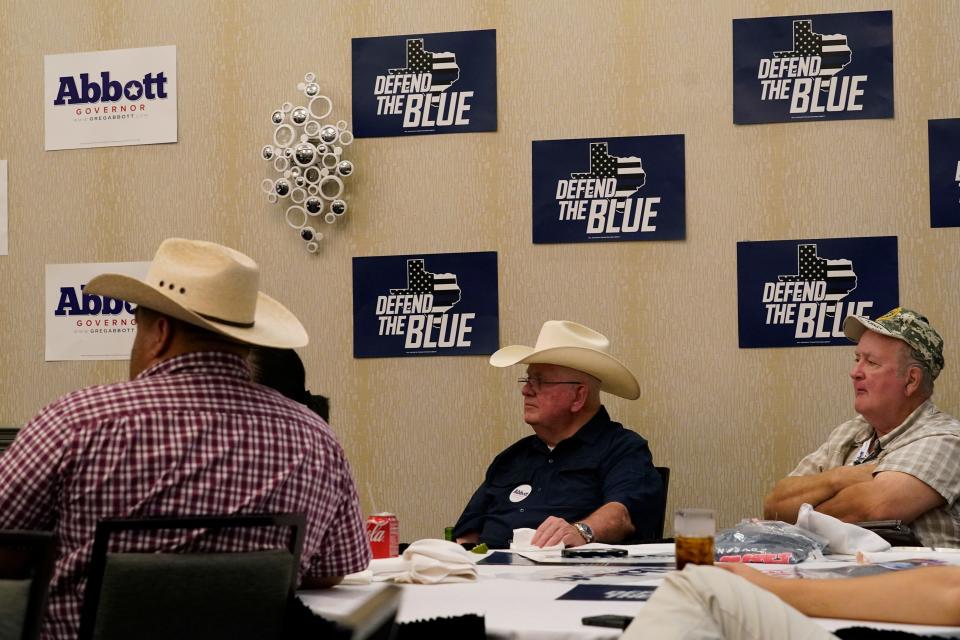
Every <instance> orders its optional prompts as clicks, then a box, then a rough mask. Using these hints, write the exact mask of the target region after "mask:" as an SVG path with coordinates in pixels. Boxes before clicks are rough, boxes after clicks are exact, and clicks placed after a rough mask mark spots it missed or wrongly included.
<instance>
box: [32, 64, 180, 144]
mask: <svg viewBox="0 0 960 640" xmlns="http://www.w3.org/2000/svg"><path fill="white" fill-rule="evenodd" d="M43 76H44V124H45V126H44V133H45V147H44V148H45V149H46V150H47V151H52V150H56V149H82V148H87V147H120V146H127V145H137V144H157V143H161V142H176V141H177V48H176V47H175V46H165V47H149V48H144V49H118V50H115V51H93V52H89V53H63V54H57V55H48V56H44V58H43Z"/></svg>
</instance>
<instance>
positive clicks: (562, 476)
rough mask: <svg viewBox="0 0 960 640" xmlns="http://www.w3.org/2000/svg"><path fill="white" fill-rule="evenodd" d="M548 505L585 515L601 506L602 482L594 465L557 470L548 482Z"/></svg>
mask: <svg viewBox="0 0 960 640" xmlns="http://www.w3.org/2000/svg"><path fill="white" fill-rule="evenodd" d="M544 490H545V491H548V494H547V500H548V503H549V504H550V505H551V506H553V507H557V508H560V507H562V508H567V509H572V510H574V511H578V512H580V511H585V512H587V513H589V512H592V511H594V510H596V509H597V507H599V506H600V505H601V504H603V480H602V478H601V477H600V474H599V470H598V469H597V467H596V465H593V464H586V463H576V464H570V465H567V466H563V467H561V468H559V469H557V472H556V474H555V475H554V477H553V478H552V479H551V481H550V486H549V488H548V489H544Z"/></svg>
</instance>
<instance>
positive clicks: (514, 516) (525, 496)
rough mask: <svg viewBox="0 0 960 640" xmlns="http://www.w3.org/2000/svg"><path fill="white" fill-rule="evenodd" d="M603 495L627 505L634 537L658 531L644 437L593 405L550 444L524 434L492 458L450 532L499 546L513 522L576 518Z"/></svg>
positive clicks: (658, 499)
mask: <svg viewBox="0 0 960 640" xmlns="http://www.w3.org/2000/svg"><path fill="white" fill-rule="evenodd" d="M608 502H619V503H621V504H623V505H624V506H625V507H626V508H627V511H629V512H630V519H631V520H632V522H633V526H634V527H635V528H636V532H635V533H634V535H633V537H634V538H636V539H652V538H656V537H659V535H660V532H659V531H655V530H654V529H656V526H657V524H658V523H659V518H660V511H661V510H662V509H663V483H662V482H661V480H660V475H659V474H658V473H657V470H656V469H654V467H653V460H652V457H651V455H650V449H649V447H648V446H647V441H646V440H644V439H643V438H642V437H640V436H639V435H638V434H637V433H635V432H633V431H630V430H629V429H624V428H623V425H621V424H620V423H618V422H613V421H612V420H610V416H609V414H607V410H606V409H605V408H604V407H600V410H599V411H598V412H597V414H596V415H595V416H593V418H591V419H590V421H589V422H587V423H586V424H585V425H583V427H581V428H580V430H579V431H577V432H576V433H575V434H574V435H572V436H571V437H569V438H567V439H566V440H562V441H560V442H559V443H557V446H556V447H554V449H553V451H551V450H550V449H549V448H548V447H547V445H545V444H544V442H543V440H541V439H540V438H538V437H537V436H536V435H531V436H528V437H526V438H524V439H522V440H520V441H518V442H516V443H515V444H513V445H512V446H510V447H508V448H507V449H506V450H504V451H503V452H502V453H500V455H498V456H497V457H496V458H494V459H493V462H492V463H491V464H490V467H489V468H488V469H487V475H486V478H485V480H484V482H483V484H482V485H481V486H480V488H479V489H477V491H476V492H475V493H474V494H473V497H472V498H471V499H470V502H469V503H468V504H467V508H466V509H464V511H463V514H462V515H461V516H460V519H459V520H458V521H457V524H456V526H455V527H454V535H455V536H458V537H459V536H462V535H464V534H466V533H468V532H470V531H478V532H479V533H480V541H481V542H485V543H487V545H488V546H490V547H492V548H503V547H507V546H508V545H509V542H510V540H511V539H512V538H513V530H514V529H519V528H523V527H529V528H531V529H536V528H537V527H538V526H540V523H542V522H543V521H544V520H546V519H547V517H548V516H557V517H559V518H563V519H564V520H566V521H568V522H576V521H577V520H581V519H583V518H585V517H587V516H589V515H590V514H591V513H593V512H594V511H596V510H597V509H599V508H600V507H602V506H603V505H605V504H607V503H608Z"/></svg>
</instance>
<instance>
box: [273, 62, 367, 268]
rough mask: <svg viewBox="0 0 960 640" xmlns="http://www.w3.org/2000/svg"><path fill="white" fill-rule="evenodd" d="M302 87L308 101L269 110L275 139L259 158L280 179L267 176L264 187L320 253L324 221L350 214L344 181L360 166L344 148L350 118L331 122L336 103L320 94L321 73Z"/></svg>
mask: <svg viewBox="0 0 960 640" xmlns="http://www.w3.org/2000/svg"><path fill="white" fill-rule="evenodd" d="M297 90H298V91H300V92H301V93H302V94H303V96H304V100H303V104H300V105H294V104H293V103H291V102H284V103H283V104H282V105H280V107H279V108H278V109H276V110H274V112H273V113H272V114H270V122H271V124H272V125H273V137H272V139H271V140H270V142H269V143H268V144H265V145H263V146H262V147H261V148H260V157H261V158H263V160H264V162H267V163H268V164H269V165H270V167H271V168H272V169H273V171H274V172H275V174H276V177H275V178H264V179H263V181H262V182H261V183H260V190H261V191H263V193H264V195H265V196H266V198H267V202H269V203H270V204H275V205H277V206H278V207H279V208H280V209H281V210H282V211H283V212H284V218H285V219H286V222H287V224H288V225H290V226H291V227H292V228H293V229H295V230H296V232H297V233H298V234H299V235H300V238H301V239H302V240H303V242H304V243H305V245H306V248H307V251H309V252H310V253H317V251H319V249H320V241H321V240H323V233H322V232H320V231H319V227H320V221H322V222H323V223H325V224H335V223H336V222H337V221H338V220H340V219H341V218H342V217H343V215H344V214H345V213H346V212H347V200H346V198H345V197H344V188H345V185H344V182H345V181H346V180H347V179H348V178H350V176H352V175H354V172H355V171H356V168H355V167H354V164H353V161H352V160H349V159H347V157H346V155H345V149H346V148H347V147H349V146H350V144H351V143H352V142H353V133H352V132H351V131H350V129H349V128H348V127H347V122H346V121H345V120H338V121H336V122H333V121H330V120H329V118H330V114H331V113H333V101H332V100H330V98H328V97H327V96H325V95H323V94H321V93H320V85H319V84H317V76H316V74H314V73H308V74H306V75H304V76H303V82H300V83H299V84H297Z"/></svg>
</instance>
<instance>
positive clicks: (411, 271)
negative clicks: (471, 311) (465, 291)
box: [390, 258, 460, 313]
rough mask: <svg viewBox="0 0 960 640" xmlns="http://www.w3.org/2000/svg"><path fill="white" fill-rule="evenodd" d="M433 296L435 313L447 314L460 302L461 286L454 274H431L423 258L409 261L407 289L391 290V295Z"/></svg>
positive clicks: (433, 310)
mask: <svg viewBox="0 0 960 640" xmlns="http://www.w3.org/2000/svg"><path fill="white" fill-rule="evenodd" d="M427 293H429V294H431V295H432V296H433V308H432V310H431V311H432V312H433V313H445V312H447V311H449V310H450V309H451V308H452V307H453V305H455V304H457V303H458V302H460V286H459V285H458V284H457V276H456V274H453V273H431V272H429V271H427V269H426V265H425V263H424V260H423V259H422V258H418V259H415V260H407V288H406V289H390V294H391V295H395V296H396V295H410V294H415V295H423V294H427Z"/></svg>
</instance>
